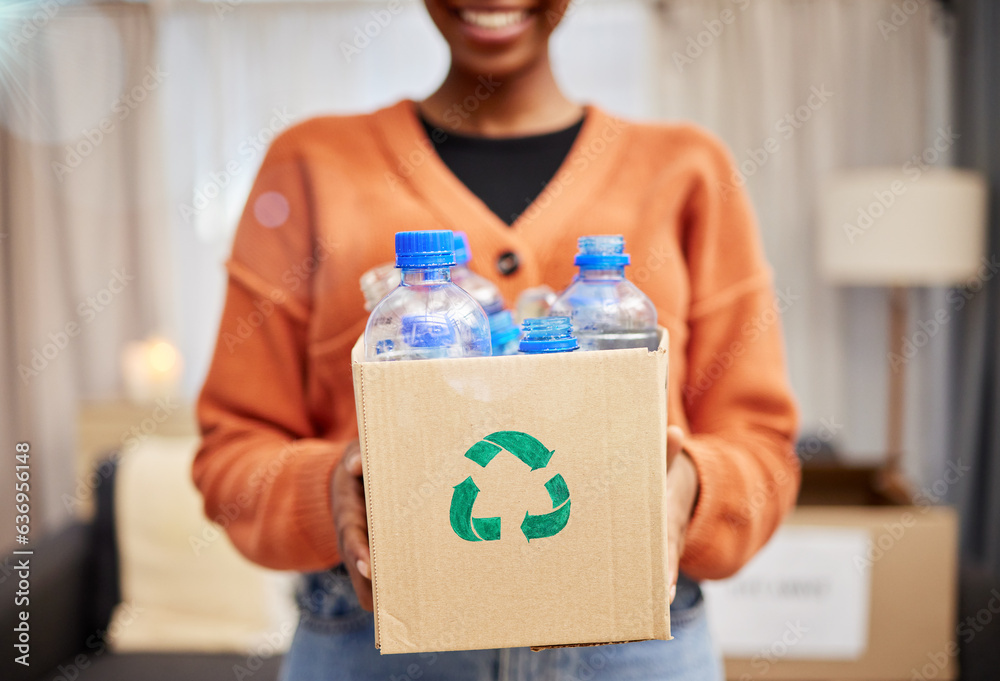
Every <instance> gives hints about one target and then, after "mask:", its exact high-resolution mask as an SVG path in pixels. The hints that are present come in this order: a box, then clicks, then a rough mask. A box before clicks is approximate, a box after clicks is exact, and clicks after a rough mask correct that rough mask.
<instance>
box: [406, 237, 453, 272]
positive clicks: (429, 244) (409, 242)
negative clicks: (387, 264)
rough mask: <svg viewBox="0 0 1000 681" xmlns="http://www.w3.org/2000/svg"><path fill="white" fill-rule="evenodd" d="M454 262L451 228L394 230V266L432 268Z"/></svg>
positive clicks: (448, 265)
mask: <svg viewBox="0 0 1000 681" xmlns="http://www.w3.org/2000/svg"><path fill="white" fill-rule="evenodd" d="M454 264H455V237H454V236H452V233H451V230H448V229H433V230H426V231H422V232H396V267H400V268H415V269H419V268H428V269H429V268H434V267H450V266H452V265H454Z"/></svg>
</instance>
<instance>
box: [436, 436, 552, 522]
mask: <svg viewBox="0 0 1000 681" xmlns="http://www.w3.org/2000/svg"><path fill="white" fill-rule="evenodd" d="M501 449H506V450H507V451H508V452H510V453H511V454H513V455H514V456H516V457H517V458H518V459H520V460H521V461H523V462H524V463H525V464H526V465H527V466H528V467H529V468H530V469H531V470H533V471H537V470H538V469H540V468H545V467H546V466H547V465H548V464H549V461H550V460H551V459H552V455H553V453H554V450H550V449H548V448H546V447H545V445H543V444H542V443H541V442H539V441H538V440H536V439H535V438H533V437H532V436H530V435H528V434H527V433H521V432H518V431H516V430H501V431H497V432H495V433H491V434H489V435H487V436H486V437H484V438H483V439H482V440H480V441H479V442H477V443H476V444H474V445H472V446H471V447H469V449H468V451H466V452H465V457H466V458H467V459H470V460H472V461H475V462H476V463H477V464H479V465H480V466H482V467H483V468H486V466H487V464H489V462H490V461H492V460H493V459H494V457H496V455H497V454H499V453H500V451H501ZM454 489H455V491H454V493H453V494H452V497H451V511H450V515H451V528H452V529H453V530H454V531H455V534H457V535H458V536H459V537H460V538H462V539H464V540H466V541H484V540H485V541H496V540H498V539H500V518H473V517H472V507H473V506H474V505H475V503H476V497H477V496H479V487H478V486H477V485H476V483H475V481H474V480H473V479H472V477H471V476H469V477H467V478H466V479H465V480H463V481H462V482H460V483H459V484H457V485H455V488H454ZM545 489H546V490H548V493H549V498H550V499H552V508H553V509H554V510H553V511H552V512H551V513H545V514H543V515H531V513H525V514H524V520H523V521H521V532H522V533H524V536H525V538H526V539H527V540H528V541H529V542H530V541H531V540H532V539H540V538H543V537H551V536H552V535H554V534H558V533H559V532H560V531H562V529H563V528H564V527H566V523H567V522H569V514H570V499H569V487H568V486H567V485H566V480H565V479H564V478H563V476H562V475H558V474H557V475H555V476H553V477H552V478H551V479H550V480H549V481H548V482H546V483H545Z"/></svg>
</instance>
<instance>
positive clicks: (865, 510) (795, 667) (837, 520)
mask: <svg viewBox="0 0 1000 681" xmlns="http://www.w3.org/2000/svg"><path fill="white" fill-rule="evenodd" d="M873 473H874V472H873V471H870V470H868V471H866V470H855V471H850V470H843V469H829V470H825V471H824V470H815V469H813V468H806V469H805V470H804V477H803V489H802V494H801V495H800V506H799V507H797V508H796V509H795V510H794V511H793V513H792V514H791V516H790V517H789V519H788V520H787V522H786V526H785V528H786V530H787V531H786V534H789V536H788V538H787V541H788V542H789V543H790V546H789V548H790V549H791V550H792V551H794V549H795V548H796V543H797V544H798V546H797V548H798V549H799V551H800V552H802V551H809V550H812V551H814V552H815V548H813V547H814V546H815V544H816V542H819V543H820V544H829V542H830V538H831V536H832V537H836V533H838V532H842V531H847V532H860V533H861V534H862V535H863V536H864V537H866V540H865V542H864V547H863V548H862V549H861V550H860V551H853V553H852V554H851V555H848V556H847V558H849V561H848V562H849V565H848V566H847V567H846V568H840V569H847V570H853V571H854V572H861V571H867V587H866V588H865V589H864V591H863V592H862V591H858V590H856V591H854V592H853V594H854V595H853V596H851V597H850V598H849V599H847V600H845V599H841V600H840V601H839V602H836V601H834V602H832V603H827V604H826V606H824V605H823V604H818V605H817V604H816V603H815V602H814V603H813V604H812V605H815V607H817V608H822V607H829V606H831V605H832V606H833V607H836V608H837V609H838V610H839V613H834V615H833V617H837V616H841V615H843V612H844V611H847V610H851V611H854V612H855V613H856V614H858V615H863V617H864V620H863V622H862V623H861V625H860V626H861V628H862V629H863V630H862V631H860V632H855V631H850V632H839V636H838V635H837V632H833V634H834V638H840V639H841V640H842V641H843V640H845V639H846V640H847V642H848V643H850V639H851V638H852V635H853V634H861V635H860V636H856V637H853V638H855V639H857V640H859V641H860V643H861V645H860V646H859V647H858V648H856V649H855V650H854V651H853V654H849V653H850V650H849V649H850V646H848V647H847V648H844V647H841V648H840V650H839V653H840V659H831V658H833V657H835V656H823V655H814V654H812V652H811V651H814V650H816V648H817V641H815V640H814V641H812V642H810V641H809V640H808V638H807V637H808V636H809V635H810V634H815V633H816V629H817V628H819V626H821V624H822V623H817V622H811V621H809V619H808V617H806V618H805V619H802V618H800V620H801V621H800V622H796V623H793V629H794V628H796V627H797V628H798V630H799V631H801V630H804V629H808V630H809V633H806V634H800V638H796V637H795V636H791V637H790V638H789V639H788V640H787V641H781V640H780V639H776V638H774V637H772V638H771V639H770V640H769V643H768V644H767V645H762V646H760V648H759V649H758V650H757V652H756V653H755V654H753V655H748V654H740V655H739V656H734V655H727V657H726V677H727V678H728V679H730V680H731V681H750V680H751V679H760V678H767V679H777V680H787V681H842V680H843V681H847V680H858V681H860V680H864V681H911V680H912V679H922V678H927V679H941V680H945V681H950V680H953V679H955V678H956V676H957V664H956V663H957V660H956V655H957V645H956V640H955V639H956V600H957V599H956V584H957V570H958V563H957V552H958V518H957V514H956V512H955V511H954V510H953V509H951V508H948V507H940V506H899V505H895V504H892V503H891V502H890V501H889V500H887V499H885V498H884V497H882V496H880V495H879V494H878V493H877V492H876V491H874V490H873V487H872V486H871V485H870V484H869V483H870V480H871V479H872V475H873ZM812 502H819V503H820V504H823V505H815V506H814V505H808V504H810V503H812ZM839 502H847V503H849V504H865V505H835V504H838V503H839ZM803 503H805V504H807V505H802V504H803ZM831 532H832V533H833V534H832V535H831ZM760 557H761V558H763V559H764V560H768V557H767V556H760ZM755 560H756V559H755ZM748 570H749V571H751V572H752V571H753V567H752V566H751V567H748ZM822 571H823V567H822V563H819V564H817V565H816V566H815V570H814V572H813V574H812V575H811V578H810V575H809V574H805V575H800V577H801V579H800V580H799V581H800V583H807V584H808V583H809V582H813V583H818V584H824V583H829V582H830V580H829V579H826V578H825V576H824V575H823V574H822ZM742 574H743V573H741V575H742ZM741 575H738V576H737V578H736V580H735V581H736V582H739V580H740V578H741ZM853 576H854V575H848V577H853ZM840 579H841V580H842V579H843V575H842V574H841V576H840ZM833 581H837V580H833ZM746 588H747V587H746V585H745V584H744V586H743V589H744V593H745V589H746ZM713 589H714V590H715V591H716V592H713ZM724 589H725V587H723V588H722V589H720V588H719V586H718V585H709V586H708V588H707V589H706V591H708V593H707V598H708V599H710V614H711V615H714V616H715V619H719V618H721V617H726V616H727V613H731V612H732V610H733V608H738V607H739V604H738V603H737V601H739V600H741V599H742V597H741V596H740V595H739V593H740V592H739V591H737V592H735V593H736V595H734V596H733V598H732V602H729V603H725V602H723V603H720V602H718V601H719V599H720V598H722V599H723V600H724V599H725V598H726V593H725V592H724ZM812 595H813V594H812V593H810V592H809V590H808V589H800V590H799V591H798V592H797V593H795V594H792V595H791V596H790V597H791V598H792V599H793V600H794V599H798V605H797V606H796V607H798V609H799V612H802V613H809V612H810V605H811V604H810V603H809V602H808V601H809V599H810V598H811V596H812ZM826 595H827V596H829V594H826ZM862 596H863V597H864V598H865V602H863V603H860V604H858V603H855V602H853V600H854V599H855V598H857V597H862ZM713 597H715V602H712V600H711V599H712V598H713ZM770 598H771V601H772V604H773V606H774V607H773V608H771V609H772V610H773V609H776V608H780V607H781V605H780V602H781V601H782V600H783V599H784V600H788V598H789V594H788V593H785V594H773V593H772V595H771V597H770ZM816 598H817V599H819V598H823V595H819V596H817V597H816ZM763 600H765V601H766V600H767V598H764V599H763ZM756 604H757V605H759V604H760V601H759V600H758V601H757V603H756ZM768 610H769V608H767V607H766V606H765V607H761V608H760V611H761V617H762V618H764V619H766V618H767V617H768V616H769V614H770V613H768V612H767V611H768ZM816 612H817V617H819V614H818V613H819V612H820V611H819V610H817V611H816ZM827 617H828V616H827ZM757 624H758V626H761V623H760V622H758V623H757ZM845 634H846V636H845ZM789 644H790V645H789ZM818 645H819V647H821V646H822V641H820V642H819V643H818ZM724 652H725V651H724Z"/></svg>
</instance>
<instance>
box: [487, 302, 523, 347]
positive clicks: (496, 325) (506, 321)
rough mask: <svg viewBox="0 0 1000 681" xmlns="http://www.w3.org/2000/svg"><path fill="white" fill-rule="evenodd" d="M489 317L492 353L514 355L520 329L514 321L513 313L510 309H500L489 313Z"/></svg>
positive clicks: (519, 338)
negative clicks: (494, 312)
mask: <svg viewBox="0 0 1000 681" xmlns="http://www.w3.org/2000/svg"><path fill="white" fill-rule="evenodd" d="M489 319H490V339H491V340H492V342H493V355H494V356H497V355H516V354H517V349H518V342H519V341H520V340H521V330H520V329H518V328H517V324H515V323H514V315H512V314H511V312H510V310H501V311H500V312H497V313H496V314H491V315H490V317H489Z"/></svg>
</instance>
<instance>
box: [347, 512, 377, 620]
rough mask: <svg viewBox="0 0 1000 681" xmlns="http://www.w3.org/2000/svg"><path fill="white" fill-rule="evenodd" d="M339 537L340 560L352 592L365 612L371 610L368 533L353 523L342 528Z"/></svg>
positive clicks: (361, 526)
mask: <svg viewBox="0 0 1000 681" xmlns="http://www.w3.org/2000/svg"><path fill="white" fill-rule="evenodd" d="M340 536H341V540H340V541H341V554H340V555H341V558H342V559H343V561H344V566H345V567H346V568H347V574H348V575H349V576H350V578H351V584H352V585H353V586H354V592H355V593H356V594H357V595H358V601H359V602H360V603H361V607H363V608H364V609H365V610H371V609H372V582H371V567H370V566H371V555H370V554H369V552H368V531H367V529H366V528H365V526H364V525H362V524H360V523H357V522H355V523H353V524H351V525H349V526H347V527H344V528H343V529H342V530H341V533H340Z"/></svg>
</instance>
